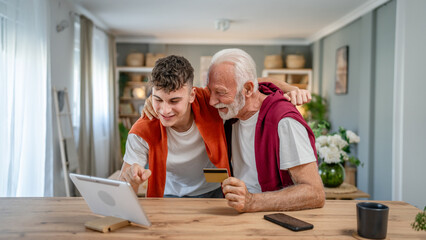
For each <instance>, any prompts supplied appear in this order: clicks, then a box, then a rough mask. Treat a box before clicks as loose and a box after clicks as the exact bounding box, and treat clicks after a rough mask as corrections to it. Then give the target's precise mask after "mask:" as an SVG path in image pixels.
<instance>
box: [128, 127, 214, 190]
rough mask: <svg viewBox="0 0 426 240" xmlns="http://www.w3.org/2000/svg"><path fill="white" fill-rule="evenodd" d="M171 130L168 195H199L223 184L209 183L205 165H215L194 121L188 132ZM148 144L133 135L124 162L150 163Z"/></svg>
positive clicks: (168, 138) (141, 164)
mask: <svg viewBox="0 0 426 240" xmlns="http://www.w3.org/2000/svg"><path fill="white" fill-rule="evenodd" d="M166 131H167V146H168V153H167V165H166V186H165V190H164V195H175V196H179V197H181V196H197V195H201V194H204V193H208V192H210V191H213V190H215V189H217V188H219V187H220V183H208V182H206V180H205V178H204V173H203V168H215V166H214V164H213V163H212V162H211V161H210V159H209V158H208V156H207V151H206V147H205V143H204V140H203V138H202V137H201V134H200V132H199V131H198V128H197V126H196V125H195V123H194V122H192V126H191V128H190V129H189V130H188V131H186V132H177V131H175V130H173V129H172V128H170V127H167V128H166ZM148 152H149V146H148V143H147V142H146V141H145V140H144V139H142V138H141V137H139V136H138V135H136V134H129V136H128V138H127V143H126V153H125V155H124V161H125V162H126V163H128V164H130V165H132V164H133V163H138V164H139V165H140V166H142V167H144V166H145V165H146V164H147V163H148Z"/></svg>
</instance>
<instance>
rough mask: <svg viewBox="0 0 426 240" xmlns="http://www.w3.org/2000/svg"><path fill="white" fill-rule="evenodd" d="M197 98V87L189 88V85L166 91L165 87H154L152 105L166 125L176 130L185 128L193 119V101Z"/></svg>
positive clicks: (162, 122)
mask: <svg viewBox="0 0 426 240" xmlns="http://www.w3.org/2000/svg"><path fill="white" fill-rule="evenodd" d="M194 99H195V88H191V89H189V87H188V85H184V86H183V87H182V88H180V89H178V90H176V91H173V92H169V93H166V92H165V91H164V90H163V89H160V90H159V89H156V88H155V87H153V92H152V106H153V107H154V110H155V112H156V113H157V114H158V117H159V119H160V121H161V124H163V126H165V127H172V128H175V129H176V130H180V129H181V128H185V126H187V125H188V124H190V123H189V121H191V118H190V116H191V105H190V104H191V103H192V102H193V101H194Z"/></svg>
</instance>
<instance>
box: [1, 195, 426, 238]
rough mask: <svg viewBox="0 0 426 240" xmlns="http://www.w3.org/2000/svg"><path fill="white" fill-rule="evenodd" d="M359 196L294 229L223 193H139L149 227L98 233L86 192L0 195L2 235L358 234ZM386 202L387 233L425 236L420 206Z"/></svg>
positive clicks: (310, 213) (334, 203) (304, 214)
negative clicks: (244, 208)
mask: <svg viewBox="0 0 426 240" xmlns="http://www.w3.org/2000/svg"><path fill="white" fill-rule="evenodd" d="M356 202H358V201H353V200H349V201H339V200H327V202H326V204H325V207H324V208H320V209H312V210H304V211H295V212H287V214H289V215H291V216H294V217H297V218H300V219H302V220H305V221H307V222H310V223H312V224H313V225H314V229H313V230H308V231H302V232H292V231H290V230H287V229H285V228H282V227H280V226H278V225H275V224H273V223H270V222H268V221H266V220H264V219H263V215H264V214H266V213H265V212H259V213H243V214H240V213H238V212H236V211H235V210H234V209H232V208H230V207H228V206H227V204H226V200H224V199H170V198H164V199H161V198H160V199H158V198H153V199H140V203H141V204H142V205H143V207H144V209H145V211H146V212H147V214H148V216H149V218H150V220H151V222H152V226H151V227H149V228H143V227H139V226H135V225H132V226H128V227H125V228H121V229H118V230H116V231H115V232H110V233H99V232H95V231H92V230H89V229H86V228H85V227H84V223H85V222H86V221H89V220H93V219H96V218H98V217H99V216H97V215H95V214H93V213H92V212H91V211H90V209H89V208H88V206H87V205H86V203H85V202H84V200H83V199H82V198H0V239H136V238H140V239H163V238H164V239H233V240H235V239H261V238H262V239H354V238H353V237H352V233H353V231H355V229H356V212H355V204H356ZM382 203H384V204H386V205H388V206H389V207H390V212H389V225H388V238H389V239H426V232H417V231H414V230H413V229H412V228H411V226H410V223H411V222H413V220H414V217H415V216H416V214H417V213H418V212H420V209H417V208H415V207H413V206H412V205H409V204H407V203H404V202H382Z"/></svg>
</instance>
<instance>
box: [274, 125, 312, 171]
mask: <svg viewBox="0 0 426 240" xmlns="http://www.w3.org/2000/svg"><path fill="white" fill-rule="evenodd" d="M278 137H279V139H280V169H281V170H287V169H289V168H292V167H296V166H298V165H302V164H306V163H310V162H314V161H316V158H315V155H314V151H313V150H312V146H311V142H310V141H309V137H308V131H307V130H306V128H305V127H304V126H303V125H302V124H301V123H300V122H298V121H297V120H295V119H293V118H283V119H281V120H280V122H279V123H278Z"/></svg>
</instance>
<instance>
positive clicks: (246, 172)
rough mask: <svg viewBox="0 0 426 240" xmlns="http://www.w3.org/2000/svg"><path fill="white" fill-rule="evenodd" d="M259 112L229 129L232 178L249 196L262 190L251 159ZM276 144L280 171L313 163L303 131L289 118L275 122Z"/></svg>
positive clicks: (252, 158) (297, 123) (253, 156)
mask: <svg viewBox="0 0 426 240" xmlns="http://www.w3.org/2000/svg"><path fill="white" fill-rule="evenodd" d="M258 117H259V111H257V113H256V114H254V115H253V116H251V117H250V118H249V119H247V120H241V119H240V120H239V121H237V122H236V123H234V125H233V126H232V166H233V171H234V176H235V177H236V178H238V179H240V180H242V181H244V183H245V184H246V186H247V190H248V191H249V192H251V193H260V192H262V189H261V187H260V184H259V179H258V176H257V167H256V159H255V152H254V149H255V145H254V138H255V131H256V123H257V119H258ZM278 137H279V141H280V143H279V144H280V169H281V170H287V169H289V168H292V167H295V166H298V165H302V164H306V163H310V162H314V161H316V158H315V155H314V152H313V150H312V147H311V143H310V141H309V137H308V132H307V130H306V128H305V127H304V126H303V125H302V124H301V123H299V122H298V121H297V120H295V119H293V118H283V119H281V120H280V122H279V123H278Z"/></svg>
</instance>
